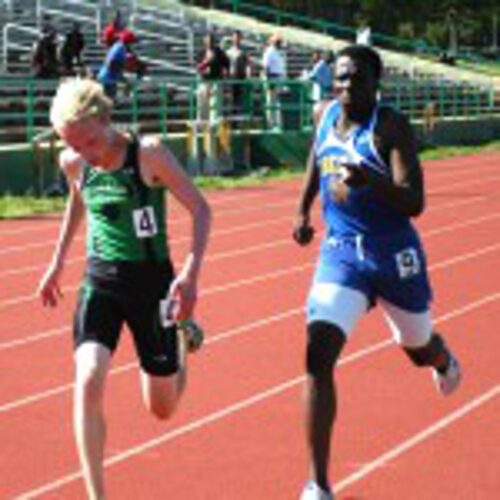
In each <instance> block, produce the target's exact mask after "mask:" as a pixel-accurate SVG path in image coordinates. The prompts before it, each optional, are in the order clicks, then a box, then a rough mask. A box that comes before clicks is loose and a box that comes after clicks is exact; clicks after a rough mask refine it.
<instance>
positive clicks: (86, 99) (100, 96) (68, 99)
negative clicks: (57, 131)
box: [50, 78, 113, 126]
mask: <svg viewBox="0 0 500 500" xmlns="http://www.w3.org/2000/svg"><path fill="white" fill-rule="evenodd" d="M112 109H113V103H112V101H111V99H109V98H108V97H107V96H106V95H105V94H104V90H103V88H102V85H101V84H100V83H98V82H96V81H94V80H91V79H89V78H69V79H67V80H64V81H63V82H62V83H61V84H60V85H59V87H58V89H57V92H56V95H55V96H54V98H53V99H52V106H51V108H50V122H51V123H52V125H53V126H63V125H66V124H68V123H73V122H77V121H80V120H83V119H85V118H90V117H91V116H97V117H101V118H105V119H109V117H110V115H111V111H112Z"/></svg>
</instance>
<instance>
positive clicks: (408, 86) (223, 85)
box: [0, 78, 500, 143]
mask: <svg viewBox="0 0 500 500" xmlns="http://www.w3.org/2000/svg"><path fill="white" fill-rule="evenodd" d="M56 85H57V82H56V81H46V80H35V79H23V80H17V79H12V78H9V79H5V80H1V79H0V89H1V90H0V131H1V132H0V134H1V135H0V143H7V142H13V141H14V140H17V141H18V142H31V140H32V139H33V137H34V136H35V135H36V134H37V133H39V132H40V131H41V130H44V129H46V128H48V127H49V119H48V115H49V107H50V100H51V98H52V95H53V94H54V91H55V88H56ZM235 92H239V98H238V101H237V102H236V104H235V102H234V93H235ZM203 95H205V99H203ZM381 95H382V99H383V100H384V101H385V102H387V103H389V104H391V105H393V106H395V107H396V108H399V109H400V110H402V111H403V112H405V113H406V114H407V115H408V116H409V117H410V119H412V120H417V119H420V118H423V117H425V116H426V115H427V114H428V113H429V110H430V109H432V112H433V114H434V116H435V118H438V119H439V118H443V117H466V116H467V117H470V116H480V115H485V114H492V113H495V112H500V109H498V108H497V107H496V103H495V93H494V89H493V87H481V86H475V85H472V84H469V83H466V82H451V81H432V80H402V81H398V80H397V79H394V78H391V79H387V80H386V81H385V82H384V84H383V87H382V91H381ZM311 96H312V86H311V83H310V82H306V81H303V80H281V81H276V80H273V81H271V82H267V81H265V80H262V79H248V80H244V81H230V80H224V81H219V82H209V83H207V82H200V81H199V80H197V79H196V78H189V79H186V78H184V79H180V78H179V79H173V78H170V79H169V80H168V83H167V82H165V81H164V80H152V81H147V82H140V83H135V84H133V85H132V87H131V88H130V89H128V90H127V91H125V90H120V91H119V92H118V98H117V103H116V106H115V110H114V120H115V121H116V122H117V123H120V124H124V125H126V126H132V127H135V128H138V129H141V130H144V131H145V132H148V131H151V132H156V133H160V134H162V136H164V137H165V136H168V135H169V134H170V133H173V132H186V130H187V129H188V128H189V127H191V126H192V124H193V122H197V123H199V124H213V123H218V122H220V121H221V120H224V121H227V122H229V123H231V122H235V123H237V122H241V123H244V125H245V126H244V127H243V126H241V127H240V128H245V129H246V130H248V128H250V127H251V128H252V129H256V130H274V131H280V130H307V129H308V128H310V127H311V124H312V108H313V106H314V102H313V101H312V98H311ZM235 127H237V128H238V126H236V125H235Z"/></svg>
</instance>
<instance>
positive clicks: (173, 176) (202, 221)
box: [140, 138, 211, 319]
mask: <svg viewBox="0 0 500 500" xmlns="http://www.w3.org/2000/svg"><path fill="white" fill-rule="evenodd" d="M140 162H141V171H142V175H143V178H144V181H145V182H146V183H147V184H151V185H160V186H163V187H165V188H167V189H168V190H169V191H170V192H171V193H172V195H173V196H174V197H175V198H176V200H177V201H179V203H180V204H181V205H182V206H183V207H184V208H185V209H186V210H187V211H188V212H189V213H190V214H191V220H192V230H191V247H190V250H189V252H188V255H187V256H186V259H185V261H184V265H183V266H182V268H181V270H180V272H179V274H178V276H177V278H176V280H175V283H176V285H177V284H179V283H180V288H181V290H180V295H181V305H180V309H181V310H180V313H179V319H184V318H186V317H189V316H190V315H191V313H192V309H193V307H194V304H195V302H196V288H197V281H198V276H199V272H200V266H201V262H202V260H203V256H204V254H205V250H206V246H207V242H208V236H209V232H210V225H211V211H210V207H209V206H208V204H207V202H206V200H205V198H204V197H203V195H202V193H201V192H200V191H199V190H198V189H197V188H196V186H195V185H194V184H193V182H192V181H191V179H190V178H189V176H188V175H187V174H186V173H185V172H184V170H183V169H182V167H181V165H180V164H179V162H178V161H177V159H176V158H175V157H174V155H173V154H172V153H171V152H170V151H169V149H168V148H166V147H165V146H163V145H162V144H161V141H159V140H157V139H149V138H145V139H143V143H142V145H141V157H140ZM174 293H175V291H174ZM183 298H184V301H183ZM183 302H184V303H183Z"/></svg>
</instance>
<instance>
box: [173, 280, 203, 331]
mask: <svg viewBox="0 0 500 500" xmlns="http://www.w3.org/2000/svg"><path fill="white" fill-rule="evenodd" d="M197 295H198V293H197V289H196V285H195V284H194V283H193V282H192V280H190V279H189V278H187V277H185V276H183V275H182V273H181V274H179V276H177V278H175V279H174V281H172V284H171V285H170V290H169V292H168V298H169V299H170V300H174V301H175V303H176V308H175V310H174V311H173V316H174V319H175V320H176V321H181V320H184V319H189V318H191V317H192V315H193V311H194V307H195V305H196V300H197V298H198V297H197Z"/></svg>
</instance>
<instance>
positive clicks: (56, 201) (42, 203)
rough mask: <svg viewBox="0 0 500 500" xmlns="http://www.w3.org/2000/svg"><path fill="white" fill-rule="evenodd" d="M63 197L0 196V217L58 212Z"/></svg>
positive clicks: (62, 202)
mask: <svg viewBox="0 0 500 500" xmlns="http://www.w3.org/2000/svg"><path fill="white" fill-rule="evenodd" d="M65 201H66V200H65V199H64V198H35V197H34V196H11V195H6V196H1V197H0V219H11V218H14V217H26V216H34V215H39V214H46V213H54V212H59V211H61V210H62V209H63V207H64V204H65Z"/></svg>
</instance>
